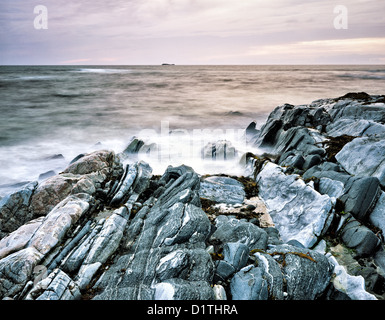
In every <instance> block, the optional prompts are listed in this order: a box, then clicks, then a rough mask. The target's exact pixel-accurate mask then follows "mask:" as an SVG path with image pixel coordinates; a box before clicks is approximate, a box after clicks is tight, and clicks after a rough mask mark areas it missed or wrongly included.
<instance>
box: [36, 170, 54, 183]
mask: <svg viewBox="0 0 385 320" xmlns="http://www.w3.org/2000/svg"><path fill="white" fill-rule="evenodd" d="M54 175H56V172H55V171H53V170H49V171H47V172H44V173H41V174H40V175H39V178H38V180H39V181H40V180H45V179H47V178H50V177H53V176H54Z"/></svg>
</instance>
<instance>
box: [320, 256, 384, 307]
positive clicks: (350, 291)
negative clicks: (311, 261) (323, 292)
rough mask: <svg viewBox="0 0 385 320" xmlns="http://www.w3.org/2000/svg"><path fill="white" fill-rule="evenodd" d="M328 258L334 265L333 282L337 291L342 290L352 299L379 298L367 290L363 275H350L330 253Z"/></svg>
mask: <svg viewBox="0 0 385 320" xmlns="http://www.w3.org/2000/svg"><path fill="white" fill-rule="evenodd" d="M327 258H328V260H329V262H330V263H331V264H332V265H333V266H334V274H335V276H334V277H333V279H332V283H333V286H334V288H335V289H336V290H337V291H339V292H342V293H343V294H345V295H347V296H348V297H349V298H350V299H352V300H377V299H376V297H375V296H374V295H372V294H370V293H368V292H367V291H366V290H365V281H364V278H363V277H362V276H352V275H350V274H349V273H348V272H347V271H346V269H345V267H344V266H342V265H340V264H339V263H338V261H337V259H336V258H335V257H334V256H332V255H331V254H330V253H328V254H327Z"/></svg>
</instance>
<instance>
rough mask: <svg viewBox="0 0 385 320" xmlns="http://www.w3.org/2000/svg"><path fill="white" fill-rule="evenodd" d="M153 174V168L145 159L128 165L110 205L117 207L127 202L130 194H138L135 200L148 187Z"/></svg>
mask: <svg viewBox="0 0 385 320" xmlns="http://www.w3.org/2000/svg"><path fill="white" fill-rule="evenodd" d="M151 175H152V168H151V167H150V166H149V165H148V164H147V163H146V162H144V161H139V162H136V163H133V164H131V165H127V166H126V172H125V174H124V175H123V177H122V180H121V181H120V184H119V186H118V187H117V190H116V193H115V195H114V196H113V198H112V200H111V203H110V205H111V206H114V207H117V206H119V205H120V204H123V203H125V202H126V201H127V200H128V199H129V198H130V196H131V195H132V194H133V193H134V194H136V197H135V199H133V200H132V202H135V201H136V200H137V198H138V196H139V195H140V194H141V193H142V192H143V191H144V190H145V189H146V188H147V187H148V185H149V179H150V178H151Z"/></svg>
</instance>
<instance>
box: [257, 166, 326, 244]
mask: <svg viewBox="0 0 385 320" xmlns="http://www.w3.org/2000/svg"><path fill="white" fill-rule="evenodd" d="M256 181H257V183H258V187H259V196H260V198H261V199H262V200H263V201H264V202H265V204H266V207H267V208H268V210H269V214H270V216H271V218H272V219H273V221H274V224H275V227H276V228H277V229H278V230H279V233H280V235H281V238H282V240H283V241H284V242H288V241H289V240H297V241H299V242H300V243H301V244H302V245H303V246H305V247H308V248H309V247H311V246H312V245H314V244H315V243H316V241H317V237H319V236H321V235H322V234H324V233H325V232H326V230H327V228H328V224H329V223H330V217H331V213H332V209H333V201H332V199H331V198H330V197H329V196H328V195H321V194H319V193H318V192H317V191H315V190H314V189H313V188H312V187H311V186H309V185H307V184H305V182H304V181H303V180H302V179H301V178H300V177H299V176H298V175H286V174H285V173H284V169H283V168H282V167H280V166H278V165H276V164H274V163H271V162H266V163H265V165H264V166H263V168H262V170H261V172H260V173H259V174H258V176H257V178H256Z"/></svg>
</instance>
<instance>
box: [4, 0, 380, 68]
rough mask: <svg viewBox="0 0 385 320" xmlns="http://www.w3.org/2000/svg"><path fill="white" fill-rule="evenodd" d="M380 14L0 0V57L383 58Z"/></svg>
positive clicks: (347, 6)
mask: <svg viewBox="0 0 385 320" xmlns="http://www.w3.org/2000/svg"><path fill="white" fill-rule="evenodd" d="M37 6H44V7H45V8H46V10H47V11H46V15H45V16H43V15H42V13H43V12H42V11H35V8H36V7H37ZM338 6H340V7H338ZM341 6H342V9H343V10H342V9H341ZM384 13H385V1H384V0H349V1H347V0H341V1H334V0H106V1H104V0H1V3H0V65H158V64H161V63H175V64H178V65H223V64H235V65H237V64H246V65H255V64H385V14H384ZM45 17H46V19H45ZM44 23H45V25H44ZM42 26H45V28H42Z"/></svg>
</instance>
